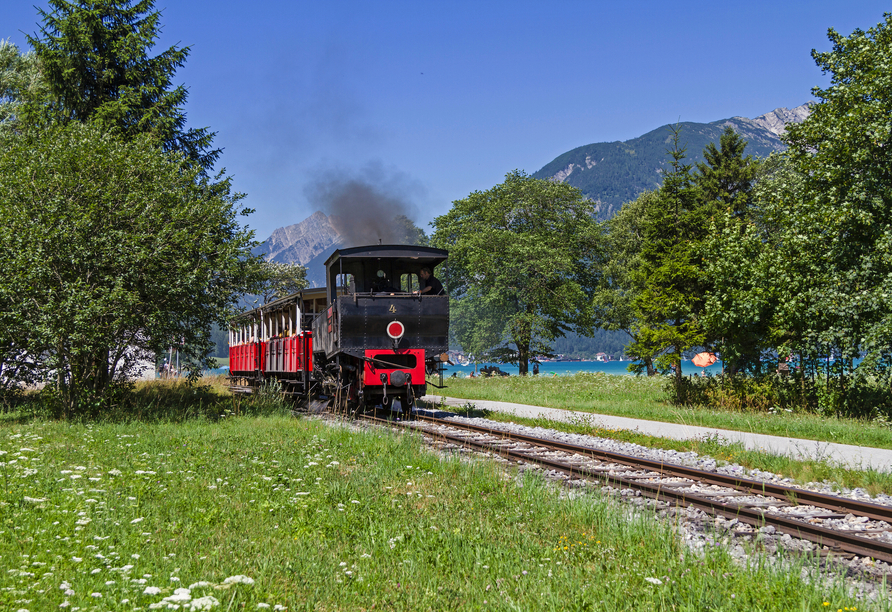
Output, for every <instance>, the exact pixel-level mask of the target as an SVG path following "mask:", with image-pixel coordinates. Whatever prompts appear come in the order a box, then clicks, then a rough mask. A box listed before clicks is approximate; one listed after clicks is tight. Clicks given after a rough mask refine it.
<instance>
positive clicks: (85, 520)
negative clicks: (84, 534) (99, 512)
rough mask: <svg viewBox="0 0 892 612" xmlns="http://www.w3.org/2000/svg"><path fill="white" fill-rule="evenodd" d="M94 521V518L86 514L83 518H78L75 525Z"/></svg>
mask: <svg viewBox="0 0 892 612" xmlns="http://www.w3.org/2000/svg"><path fill="white" fill-rule="evenodd" d="M92 522H93V519H91V518H89V517H86V516H85V517H84V518H82V519H78V520H76V521H75V522H74V524H75V525H89V524H90V523H92Z"/></svg>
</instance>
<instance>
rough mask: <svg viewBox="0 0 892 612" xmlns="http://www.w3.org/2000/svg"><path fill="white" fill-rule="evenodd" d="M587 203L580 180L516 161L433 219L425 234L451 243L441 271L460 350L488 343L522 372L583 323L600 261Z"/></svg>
mask: <svg viewBox="0 0 892 612" xmlns="http://www.w3.org/2000/svg"><path fill="white" fill-rule="evenodd" d="M594 212H595V211H594V204H593V203H592V202H591V201H589V200H585V199H584V198H583V197H582V195H581V194H580V192H579V190H578V189H576V188H574V187H571V186H569V185H566V184H563V183H558V182H554V181H552V180H540V179H534V178H532V177H530V176H528V175H527V174H526V173H524V172H521V171H517V170H515V171H513V172H510V173H508V174H507V175H506V177H505V181H504V182H503V183H501V184H499V185H496V186H495V187H493V188H492V189H489V190H488V191H484V192H479V191H477V192H474V193H472V194H470V195H469V196H468V197H467V198H464V199H461V200H456V201H455V202H453V207H452V209H451V210H450V211H449V212H448V213H447V214H446V215H443V216H441V217H437V218H436V219H435V220H434V222H433V225H434V234H433V236H432V241H431V242H432V244H433V245H434V246H438V247H441V248H446V249H449V266H448V271H447V274H446V275H445V281H446V286H447V287H448V289H449V292H450V296H451V297H452V298H453V303H454V304H455V309H454V310H453V312H454V313H456V315H457V320H458V321H459V324H458V325H457V328H456V330H457V332H458V338H457V339H458V341H459V342H460V343H461V345H462V347H463V348H465V350H470V351H472V352H478V353H479V352H480V349H481V348H483V346H484V345H486V344H489V345H490V346H489V347H490V348H491V349H493V350H491V351H490V352H491V354H493V355H494V356H499V357H502V358H504V359H505V360H507V361H511V362H514V363H518V364H519V369H520V373H521V374H522V375H525V374H526V373H527V370H528V366H529V360H530V358H531V357H532V356H534V355H536V354H541V353H548V352H550V344H549V343H550V342H551V341H553V340H554V339H555V338H558V337H561V336H563V335H564V334H565V333H566V332H567V331H570V330H577V331H585V330H587V329H590V328H591V325H592V311H591V297H592V295H593V293H594V291H595V289H596V287H597V284H598V280H599V274H600V271H599V266H600V261H601V230H600V227H599V226H598V224H597V222H596V221H595V220H594V217H593V216H594ZM511 344H513V345H514V347H513V348H512V347H511V346H510V345H511Z"/></svg>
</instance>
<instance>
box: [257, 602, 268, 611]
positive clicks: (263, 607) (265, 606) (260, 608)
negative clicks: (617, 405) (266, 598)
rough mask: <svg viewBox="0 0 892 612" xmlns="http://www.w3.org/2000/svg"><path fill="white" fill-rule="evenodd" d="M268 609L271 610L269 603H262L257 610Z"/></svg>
mask: <svg viewBox="0 0 892 612" xmlns="http://www.w3.org/2000/svg"><path fill="white" fill-rule="evenodd" d="M267 608H269V604H268V603H263V602H261V603H259V604H257V609H258V610H266V609H267Z"/></svg>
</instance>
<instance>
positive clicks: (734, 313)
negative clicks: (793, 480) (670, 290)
mask: <svg viewBox="0 0 892 612" xmlns="http://www.w3.org/2000/svg"><path fill="white" fill-rule="evenodd" d="M829 38H830V41H831V42H832V43H833V49H832V51H829V52H826V53H818V52H814V51H813V52H812V56H813V57H814V59H815V61H816V62H817V64H818V66H820V67H821V68H822V70H823V71H824V72H825V73H828V74H829V75H830V77H831V84H830V86H829V87H828V88H826V89H820V88H817V89H815V90H813V93H814V94H815V96H816V98H817V99H818V100H819V101H818V103H817V104H816V105H814V106H813V107H812V113H811V115H810V116H809V117H808V118H807V119H806V120H805V121H803V122H802V123H801V124H798V125H792V126H790V127H789V130H788V132H787V134H786V135H785V140H786V142H787V144H788V145H789V148H788V150H787V152H786V153H785V154H784V155H781V156H776V157H775V158H774V159H772V160H770V162H769V163H768V164H767V166H768V167H767V171H766V172H764V173H763V174H762V176H760V178H759V181H758V184H757V186H756V189H755V190H754V192H753V197H752V203H751V206H750V210H749V211H748V213H747V215H745V216H744V217H743V218H740V219H738V221H739V222H738V223H737V224H734V223H729V224H728V225H727V226H726V228H725V229H724V230H723V233H722V235H721V238H720V239H718V240H716V241H715V242H714V246H715V248H716V249H717V251H718V252H719V253H720V256H719V257H716V258H715V259H714V261H713V264H712V267H711V273H712V274H713V277H714V279H715V283H716V285H715V291H714V292H713V294H712V296H711V297H710V306H709V313H710V314H709V318H710V319H711V323H710V325H711V326H713V327H716V328H718V327H725V328H726V329H730V330H731V332H732V333H731V336H732V339H733V342H726V343H725V346H724V352H725V353H727V354H728V355H729V356H732V357H733V356H736V357H741V356H744V355H746V354H747V353H750V354H751V355H754V354H755V352H756V351H755V349H758V350H760V351H762V352H763V353H773V352H775V351H776V354H777V355H780V356H786V355H789V354H791V353H792V354H794V355H795V356H796V357H797V360H798V361H799V363H800V365H801V366H802V367H803V369H804V370H811V371H812V372H814V369H815V368H816V367H817V364H819V363H821V362H824V364H825V367H826V366H827V365H829V358H830V356H834V357H836V361H835V365H834V367H833V369H834V376H833V377H831V376H830V372H829V369H828V370H825V372H826V373H827V378H826V384H827V393H825V397H829V398H830V399H828V400H827V402H828V403H827V404H826V406H825V407H829V408H831V409H832V410H833V411H840V410H844V409H846V410H847V408H846V407H847V406H848V405H849V402H850V401H853V400H852V398H851V396H850V395H849V391H850V390H851V386H850V384H849V381H850V380H851V377H852V375H853V374H854V376H855V378H856V379H858V378H859V377H862V376H864V377H867V376H870V377H876V376H877V375H880V379H881V380H883V379H884V380H886V381H887V382H889V374H890V372H892V349H890V347H892V315H890V314H889V313H890V312H892V282H890V280H889V279H890V278H892V239H890V237H889V230H888V228H889V227H892V120H890V116H892V78H890V77H889V76H888V74H887V73H888V70H886V66H887V65H888V64H889V62H890V60H892V15H886V16H885V19H884V21H883V22H881V23H879V24H878V25H877V26H876V27H874V28H871V29H869V30H867V31H866V32H865V31H862V30H855V31H854V32H853V33H852V34H851V35H850V36H848V37H844V36H841V35H840V34H838V33H837V32H835V31H834V30H830V31H829ZM726 221H727V220H726ZM735 334H740V336H739V337H737V338H734V336H735ZM747 345H749V346H750V347H751V348H750V349H747V348H746V347H747ZM860 356H863V357H864V359H863V361H861V364H860V365H859V366H858V368H857V369H856V368H855V367H854V359H855V358H856V357H860ZM801 382H802V384H803V385H804V384H805V381H804V380H803V381H801ZM831 387H833V388H831ZM803 397H804V396H803Z"/></svg>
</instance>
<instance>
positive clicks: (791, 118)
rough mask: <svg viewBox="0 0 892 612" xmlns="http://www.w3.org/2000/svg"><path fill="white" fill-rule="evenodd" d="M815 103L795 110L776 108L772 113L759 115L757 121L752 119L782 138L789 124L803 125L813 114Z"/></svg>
mask: <svg viewBox="0 0 892 612" xmlns="http://www.w3.org/2000/svg"><path fill="white" fill-rule="evenodd" d="M813 104H814V103H813V102H806V103H805V104H803V105H801V106H797V107H796V108H794V109H789V108H787V107H785V106H782V107H780V108H776V109H774V110H773V111H771V112H770V113H765V114H764V115H759V116H758V117H756V118H755V119H751V120H750V121H752V122H753V123H755V124H756V125H758V126H760V127H763V128H765V129H766V130H768V131H769V132H771V133H772V134H776V135H777V136H780V135H781V134H783V133H784V132H786V131H787V124H790V123H802V122H803V121H805V119H806V118H807V117H808V116H809V115H810V114H811V107H812V105H813Z"/></svg>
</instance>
